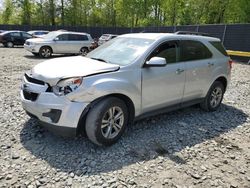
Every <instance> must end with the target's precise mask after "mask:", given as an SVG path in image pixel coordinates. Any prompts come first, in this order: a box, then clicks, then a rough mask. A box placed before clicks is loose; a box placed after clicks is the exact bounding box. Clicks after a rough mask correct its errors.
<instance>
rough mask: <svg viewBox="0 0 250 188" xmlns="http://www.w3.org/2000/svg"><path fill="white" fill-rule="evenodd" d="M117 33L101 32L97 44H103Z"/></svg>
mask: <svg viewBox="0 0 250 188" xmlns="http://www.w3.org/2000/svg"><path fill="white" fill-rule="evenodd" d="M117 36H118V35H114V34H103V35H102V36H101V37H100V38H99V40H98V45H99V46H100V45H102V44H104V43H105V42H108V41H110V40H111V39H113V38H116V37H117Z"/></svg>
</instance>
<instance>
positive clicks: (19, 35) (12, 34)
mask: <svg viewBox="0 0 250 188" xmlns="http://www.w3.org/2000/svg"><path fill="white" fill-rule="evenodd" d="M10 35H11V36H12V37H21V34H20V33H19V32H13V33H11V34H10Z"/></svg>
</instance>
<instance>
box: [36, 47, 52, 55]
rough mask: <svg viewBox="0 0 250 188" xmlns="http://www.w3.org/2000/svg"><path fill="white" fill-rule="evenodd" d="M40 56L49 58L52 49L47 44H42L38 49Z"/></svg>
mask: <svg viewBox="0 0 250 188" xmlns="http://www.w3.org/2000/svg"><path fill="white" fill-rule="evenodd" d="M39 55H40V57H43V58H49V57H51V55H52V49H51V48H50V47H48V46H43V47H41V48H40V50H39Z"/></svg>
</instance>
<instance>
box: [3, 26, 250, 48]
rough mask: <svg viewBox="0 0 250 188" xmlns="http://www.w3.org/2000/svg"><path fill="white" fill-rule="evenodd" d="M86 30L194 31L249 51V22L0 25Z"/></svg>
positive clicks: (97, 33) (96, 33) (94, 32)
mask: <svg viewBox="0 0 250 188" xmlns="http://www.w3.org/2000/svg"><path fill="white" fill-rule="evenodd" d="M59 29H64V30H68V31H77V32H86V33H89V34H91V36H92V37H93V38H96V37H100V36H101V35H102V34H105V33H109V34H125V33H138V32H145V33H149V32H156V33H174V32H176V31H196V32H203V33H208V34H209V35H211V36H213V37H217V38H220V39H221V41H222V42H223V44H224V46H225V47H226V49H228V50H237V51H245V52H250V24H230V25H223V24H213V25H186V26H166V27H137V28H128V27H84V26H31V25H0V30H23V31H29V30H49V31H54V30H59Z"/></svg>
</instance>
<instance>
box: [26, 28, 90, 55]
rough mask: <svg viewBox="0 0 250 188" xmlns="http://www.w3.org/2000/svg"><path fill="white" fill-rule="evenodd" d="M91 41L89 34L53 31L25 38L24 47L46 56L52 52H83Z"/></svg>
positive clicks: (35, 53)
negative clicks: (40, 36) (38, 36)
mask: <svg viewBox="0 0 250 188" xmlns="http://www.w3.org/2000/svg"><path fill="white" fill-rule="evenodd" d="M92 42H93V39H92V37H91V36H90V34H87V33H77V32H68V31H53V32H50V33H49V34H47V35H45V36H44V37H43V38H34V39H29V40H26V42H25V44H24V48H25V49H26V50H28V51H29V52H31V53H32V54H33V55H35V56H38V55H40V56H41V57H44V58H48V57H50V56H51V55H52V54H83V55H86V53H87V52H88V51H89V47H90V46H91V43H92Z"/></svg>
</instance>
